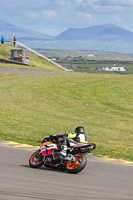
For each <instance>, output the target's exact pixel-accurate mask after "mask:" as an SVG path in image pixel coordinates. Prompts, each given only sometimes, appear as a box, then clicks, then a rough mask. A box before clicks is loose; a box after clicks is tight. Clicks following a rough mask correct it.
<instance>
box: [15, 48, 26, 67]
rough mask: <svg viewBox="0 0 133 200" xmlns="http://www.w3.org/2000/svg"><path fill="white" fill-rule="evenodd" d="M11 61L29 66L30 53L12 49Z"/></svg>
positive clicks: (24, 50)
mask: <svg viewBox="0 0 133 200" xmlns="http://www.w3.org/2000/svg"><path fill="white" fill-rule="evenodd" d="M11 59H12V60H14V61H17V62H22V63H24V64H26V65H29V64H30V51H29V50H26V49H12V50H11Z"/></svg>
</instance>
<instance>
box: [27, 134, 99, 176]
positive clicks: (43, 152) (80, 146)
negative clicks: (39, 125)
mask: <svg viewBox="0 0 133 200" xmlns="http://www.w3.org/2000/svg"><path fill="white" fill-rule="evenodd" d="M64 139H66V141H67V150H66V156H64V155H62V154H61V142H62V140H64ZM95 148H96V145H95V144H94V143H77V142H75V141H74V140H72V139H68V138H58V139H57V137H56V136H53V135H50V136H49V137H45V138H44V139H43V141H42V143H41V145H40V149H38V150H37V151H36V152H34V153H33V154H32V155H31V157H30V159H29V166H30V167H32V168H39V167H41V166H42V165H44V166H45V167H49V168H54V169H63V170H66V171H67V172H69V173H73V174H77V173H79V172H81V171H82V170H83V169H84V168H85V166H86V164H87V158H86V154H87V153H90V151H91V150H94V149H95Z"/></svg>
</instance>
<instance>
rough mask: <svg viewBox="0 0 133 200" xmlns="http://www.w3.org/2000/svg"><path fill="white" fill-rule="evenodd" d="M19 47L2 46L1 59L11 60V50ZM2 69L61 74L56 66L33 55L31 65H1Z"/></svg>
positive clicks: (0, 48) (0, 46)
mask: <svg viewBox="0 0 133 200" xmlns="http://www.w3.org/2000/svg"><path fill="white" fill-rule="evenodd" d="M16 48H17V47H15V46H12V45H2V44H0V59H6V60H9V58H10V56H11V55H10V50H11V49H16ZM0 68H4V69H25V70H35V71H37V70H38V71H53V72H60V71H62V70H60V69H59V68H57V67H55V66H54V65H52V64H50V63H48V62H47V61H46V60H43V59H41V58H39V57H37V56H35V55H33V54H32V53H30V65H29V66H26V65H20V64H19V63H17V64H4V63H0Z"/></svg>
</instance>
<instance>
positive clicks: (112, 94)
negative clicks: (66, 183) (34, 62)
mask: <svg viewBox="0 0 133 200" xmlns="http://www.w3.org/2000/svg"><path fill="white" fill-rule="evenodd" d="M0 86H1V87H0V98H1V103H0V138H1V139H4V140H14V141H17V142H20V143H28V144H33V145H39V144H40V142H41V140H42V139H43V137H44V136H46V135H50V134H60V133H66V132H73V131H74V128H75V127H76V126H78V125H82V126H84V127H85V130H86V134H87V137H88V141H89V142H94V143H96V145H97V148H96V150H95V151H94V153H95V154H99V155H108V156H110V157H116V158H126V159H129V160H133V87H132V86H133V75H125V76H123V75H114V74H111V75H107V74H106V75H103V74H99V75H98V74H85V73H66V74H59V73H54V74H0Z"/></svg>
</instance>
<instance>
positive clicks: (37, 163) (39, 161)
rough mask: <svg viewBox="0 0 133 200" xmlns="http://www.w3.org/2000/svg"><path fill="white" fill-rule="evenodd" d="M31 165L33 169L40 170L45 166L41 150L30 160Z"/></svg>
mask: <svg viewBox="0 0 133 200" xmlns="http://www.w3.org/2000/svg"><path fill="white" fill-rule="evenodd" d="M29 165H30V167H32V168H39V167H41V166H42V165H43V157H42V155H40V154H39V150H37V151H36V152H34V153H33V154H32V155H31V157H30V159H29Z"/></svg>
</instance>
